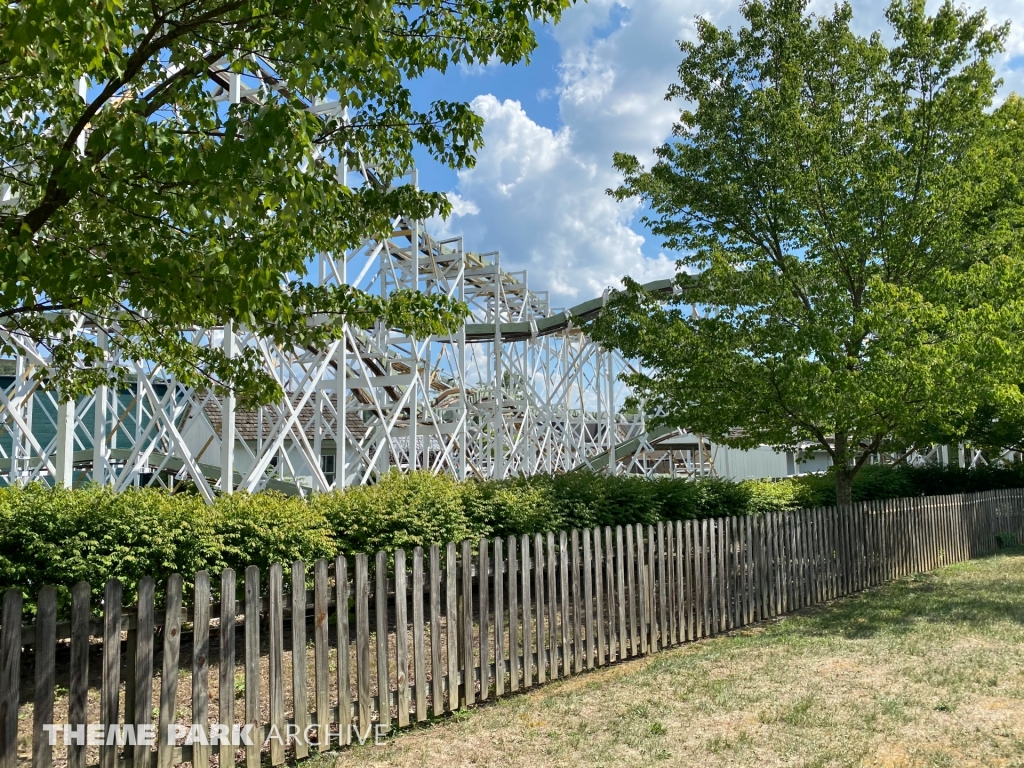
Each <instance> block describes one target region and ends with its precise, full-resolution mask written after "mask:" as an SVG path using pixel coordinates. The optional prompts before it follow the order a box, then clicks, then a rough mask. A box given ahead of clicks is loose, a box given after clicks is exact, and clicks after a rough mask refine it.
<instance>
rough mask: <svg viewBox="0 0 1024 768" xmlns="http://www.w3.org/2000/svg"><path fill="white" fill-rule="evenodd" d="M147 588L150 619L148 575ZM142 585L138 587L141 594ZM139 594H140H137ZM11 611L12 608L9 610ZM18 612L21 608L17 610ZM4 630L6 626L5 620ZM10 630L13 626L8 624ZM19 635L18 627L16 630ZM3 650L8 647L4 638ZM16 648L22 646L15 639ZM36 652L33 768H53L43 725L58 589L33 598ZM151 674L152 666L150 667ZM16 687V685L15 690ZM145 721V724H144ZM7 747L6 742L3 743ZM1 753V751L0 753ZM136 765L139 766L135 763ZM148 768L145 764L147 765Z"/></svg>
mask: <svg viewBox="0 0 1024 768" xmlns="http://www.w3.org/2000/svg"><path fill="white" fill-rule="evenodd" d="M146 579H149V584H150V585H151V586H150V593H149V595H150V607H151V610H150V616H152V599H153V592H152V584H153V580H152V579H150V578H149V577H148V576H147V577H146ZM141 589H142V586H141V584H140V591H141ZM140 594H141V592H140ZM139 605H140V612H139V618H140V621H144V617H145V611H144V609H142V606H143V601H142V599H141V597H140V600H139ZM12 610H13V607H12ZM19 613H20V609H19ZM20 623H21V616H20V615H19V616H18V624H19V625H20ZM3 626H4V628H6V627H7V626H8V624H7V619H6V617H5V618H4V625H3ZM11 626H12V629H13V628H14V627H13V624H12V625H11ZM18 631H19V632H20V626H19V627H18ZM4 640H5V642H4V648H7V643H6V638H4ZM152 640H153V638H152V633H150V647H151V648H152ZM11 643H12V644H11V647H12V648H13V647H15V645H14V640H13V638H12V640H11ZM17 645H18V646H20V645H21V639H20V638H18V642H17ZM34 645H35V649H34V655H35V686H34V690H33V696H32V768H52V766H53V746H51V744H50V739H49V736H48V735H47V733H46V732H45V731H44V730H43V726H44V725H49V724H50V723H52V722H53V697H54V687H55V686H56V682H57V680H56V669H55V657H56V650H57V590H55V589H54V588H53V587H43V588H42V589H40V590H39V594H38V595H37V596H36V636H35V641H34ZM149 660H150V665H152V663H153V656H152V653H151V654H150V657H149ZM0 669H6V666H4V664H3V662H0ZM150 672H152V666H151V668H150ZM16 688H17V687H16V686H15V689H16ZM0 698H2V697H0ZM147 722H148V721H147ZM5 744H6V742H5ZM3 751H4V750H2V749H0V752H3ZM136 765H138V763H136ZM147 768H148V765H147Z"/></svg>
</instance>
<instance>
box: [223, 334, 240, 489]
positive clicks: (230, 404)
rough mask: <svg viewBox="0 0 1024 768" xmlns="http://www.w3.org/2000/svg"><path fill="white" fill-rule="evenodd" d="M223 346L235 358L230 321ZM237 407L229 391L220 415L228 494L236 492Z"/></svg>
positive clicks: (226, 352)
mask: <svg viewBox="0 0 1024 768" xmlns="http://www.w3.org/2000/svg"><path fill="white" fill-rule="evenodd" d="M221 344H222V349H223V350H224V354H225V355H227V356H228V357H234V356H235V354H236V353H237V350H236V349H235V324H234V323H233V322H232V321H230V320H228V322H226V323H225V324H224V338H223V339H222V341H221ZM235 407H236V401H235V394H234V391H229V392H228V393H227V394H226V395H225V396H224V399H223V401H222V403H221V414H220V490H221V493H228V494H230V493H234V490H235Z"/></svg>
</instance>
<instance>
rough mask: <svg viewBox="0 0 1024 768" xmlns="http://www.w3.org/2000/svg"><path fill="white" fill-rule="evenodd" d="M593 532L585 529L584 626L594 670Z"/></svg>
mask: <svg viewBox="0 0 1024 768" xmlns="http://www.w3.org/2000/svg"><path fill="white" fill-rule="evenodd" d="M592 537H593V532H592V531H591V530H590V529H588V528H584V529H583V626H584V627H585V630H584V631H585V633H586V644H587V648H586V656H587V669H593V668H594V657H595V655H596V653H597V651H596V647H597V645H596V643H595V640H594V556H593V552H592V551H591V542H592V540H593V538H592Z"/></svg>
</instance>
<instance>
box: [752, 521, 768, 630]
mask: <svg viewBox="0 0 1024 768" xmlns="http://www.w3.org/2000/svg"><path fill="white" fill-rule="evenodd" d="M764 524H765V515H763V514H761V515H752V516H751V518H750V543H751V546H752V547H753V558H752V560H751V563H750V568H751V576H752V578H751V589H752V590H753V595H754V612H753V616H752V618H751V621H764V619H765V617H766V616H767V610H766V609H767V607H768V589H767V585H768V580H767V578H766V576H767V570H768V569H767V566H766V564H765V559H766V558H765V543H766V542H765V536H764V533H765V531H764Z"/></svg>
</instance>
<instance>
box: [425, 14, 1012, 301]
mask: <svg viewBox="0 0 1024 768" xmlns="http://www.w3.org/2000/svg"><path fill="white" fill-rule="evenodd" d="M832 4H833V3H832V2H831V0H828V1H824V0H812V10H819V11H822V12H825V11H828V10H831V7H832ZM936 4H937V3H936V0H929V6H930V7H934V6H935V5H936ZM968 5H969V7H971V8H978V7H981V6H980V4H979V3H977V2H970V3H969V4H968ZM738 7H739V1H738V0H721V1H716V0H591V2H589V3H578V4H577V5H576V6H574V7H573V8H571V9H569V10H568V11H567V12H566V13H565V15H564V16H563V19H562V22H561V23H560V24H558V25H557V26H554V27H540V26H538V28H537V33H538V40H539V42H540V46H539V48H538V49H537V51H536V52H535V53H534V55H533V60H532V62H531V63H530V65H528V66H527V65H518V66H515V67H504V66H487V67H479V66H478V67H459V68H455V69H453V70H452V71H450V72H449V73H447V74H445V75H443V76H442V75H436V74H435V75H431V76H429V77H427V78H424V79H422V80H420V81H417V82H416V83H414V89H415V91H414V92H415V94H416V98H417V100H420V101H423V102H427V101H429V100H432V99H435V98H446V99H452V100H462V101H467V102H470V103H471V104H472V105H473V107H474V109H475V111H476V112H477V113H478V114H480V115H482V116H483V117H484V119H485V121H486V122H485V127H484V141H485V146H484V148H483V149H482V150H481V151H480V152H479V153H478V155H477V166H476V168H474V169H472V170H468V171H462V172H461V173H458V174H456V173H454V172H452V171H450V170H449V169H446V168H443V167H440V166H438V165H437V164H436V163H433V162H432V161H431V160H430V159H429V158H428V157H426V156H421V157H420V159H419V165H418V169H419V181H420V185H421V186H422V187H424V188H428V189H436V190H441V191H444V192H446V193H448V194H449V197H450V199H451V200H452V202H453V204H454V206H455V213H454V215H453V216H452V217H451V218H449V220H448V221H444V222H442V221H433V222H430V224H429V229H430V230H431V231H432V233H433V234H435V235H439V236H445V237H447V236H452V235H462V236H463V237H464V241H465V246H466V248H467V249H469V250H473V251H485V252H486V251H495V250H497V251H500V253H501V264H502V266H503V267H504V268H506V269H509V270H520V269H526V270H527V271H528V274H529V284H530V287H531V288H533V289H535V290H541V291H544V290H546V291H549V293H550V296H551V300H552V304H553V305H554V306H558V307H561V306H568V305H571V304H575V303H576V302H578V301H581V300H585V299H589V298H592V297H593V296H596V295H598V294H600V293H601V291H603V290H604V289H605V288H606V287H608V286H613V285H616V284H618V282H619V280H620V279H621V277H622V276H623V275H625V274H629V275H631V276H633V277H634V278H636V279H638V280H640V281H642V282H645V281H647V280H654V279H658V278H661V277H668V276H669V275H671V274H673V272H674V259H675V257H674V255H672V254H671V253H664V252H663V251H662V249H661V248H660V243H659V242H658V241H657V240H656V239H655V238H654V237H653V236H651V234H650V233H649V232H647V231H646V230H645V229H644V228H643V227H642V226H641V225H640V223H639V221H638V219H639V215H640V212H639V206H638V205H637V204H636V203H617V202H615V201H614V200H612V199H611V198H610V197H609V196H607V195H606V194H605V189H607V188H608V187H612V186H615V185H616V184H617V182H618V176H617V174H616V173H615V172H614V170H613V169H612V166H611V156H612V153H613V152H615V151H624V152H630V153H633V154H636V155H638V156H639V157H641V158H642V159H648V158H649V157H650V151H651V149H652V148H653V147H655V146H656V145H658V144H660V143H662V142H663V141H664V140H665V139H666V138H667V137H668V135H669V132H670V129H671V125H672V121H673V119H674V117H675V115H676V113H677V111H678V108H679V106H678V105H674V104H671V103H668V102H666V101H664V94H665V91H666V89H667V88H668V86H669V84H670V83H671V82H673V80H674V79H675V69H676V67H677V66H678V64H679V56H680V54H679V50H678V45H677V41H678V40H680V39H690V38H692V36H693V30H694V18H695V17H696V16H698V15H699V16H702V17H706V18H709V19H711V20H712V21H714V22H715V23H716V24H718V25H726V26H737V25H738V24H739V21H740V19H739V14H738ZM986 7H987V8H988V12H989V17H990V19H991V20H992V21H993V22H1002V21H1004V20H1011V21H1012V22H1014V23H1013V26H1012V27H1011V33H1010V40H1009V41H1008V46H1007V51H1006V54H1005V55H1003V56H1001V57H1000V58H999V60H998V61H997V62H996V63H997V67H998V69H999V74H1000V75H1001V76H1002V77H1003V79H1004V81H1005V84H1004V87H1003V92H1004V94H1005V93H1009V92H1010V91H1017V92H1019V93H1020V92H1024V0H992V1H991V2H989V3H988V4H987V6H986ZM884 8H885V3H883V2H877V1H876V0H870V1H864V0H854V1H853V9H854V18H855V26H856V27H857V28H858V31H860V32H861V33H863V34H868V33H870V32H871V31H873V30H876V29H883V30H884V28H885V20H884V16H883V12H884Z"/></svg>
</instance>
